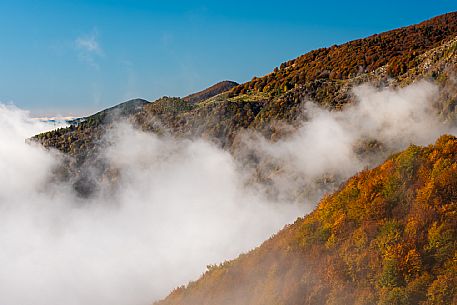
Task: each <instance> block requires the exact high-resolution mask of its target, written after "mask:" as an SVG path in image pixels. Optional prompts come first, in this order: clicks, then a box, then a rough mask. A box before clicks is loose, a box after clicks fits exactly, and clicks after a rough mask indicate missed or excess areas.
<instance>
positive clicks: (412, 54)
mask: <svg viewBox="0 0 457 305" xmlns="http://www.w3.org/2000/svg"><path fill="white" fill-rule="evenodd" d="M456 32H457V15H456V14H454V13H452V14H446V15H442V16H439V17H436V18H433V19H431V20H428V21H425V22H423V23H420V24H418V25H414V26H409V27H405V28H401V29H397V30H393V31H389V32H386V33H382V34H380V35H373V36H371V37H368V38H365V39H359V40H354V41H351V42H348V43H345V44H343V45H340V46H336V45H334V46H332V47H330V48H322V49H318V50H314V51H312V52H309V53H307V54H305V55H303V56H300V57H298V58H296V59H293V60H289V61H287V62H284V63H282V64H281V65H280V67H279V68H275V70H274V71H273V72H272V73H270V74H268V75H266V76H264V77H260V78H257V77H254V78H253V79H252V81H250V82H247V83H245V84H242V85H239V86H237V87H235V88H234V89H233V90H232V91H231V94H233V95H238V94H240V93H241V94H243V93H250V92H265V93H268V94H270V95H279V94H281V93H284V92H287V91H289V90H290V89H292V88H294V87H296V86H298V85H300V84H305V83H306V82H308V81H315V80H319V79H330V80H345V79H349V78H354V77H356V76H358V75H361V74H364V73H368V72H373V71H375V70H376V69H378V68H380V67H384V66H386V67H387V73H388V75H389V76H391V77H396V76H399V75H401V74H403V73H406V71H407V70H409V69H411V68H413V67H415V66H416V65H417V64H418V63H419V62H418V61H417V60H416V59H417V57H418V56H419V55H420V54H422V53H424V52H426V51H427V50H429V49H431V48H433V47H436V46H437V45H438V44H439V43H440V42H441V41H443V39H446V38H448V37H449V35H454V34H455V33H456Z"/></svg>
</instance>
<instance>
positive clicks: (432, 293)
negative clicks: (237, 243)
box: [157, 136, 457, 305]
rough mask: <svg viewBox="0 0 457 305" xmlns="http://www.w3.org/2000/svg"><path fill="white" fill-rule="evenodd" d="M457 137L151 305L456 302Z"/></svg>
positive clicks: (347, 187) (342, 194)
mask: <svg viewBox="0 0 457 305" xmlns="http://www.w3.org/2000/svg"><path fill="white" fill-rule="evenodd" d="M456 303H457V138H455V137H452V136H442V137H441V138H440V139H438V140H437V142H436V144H434V145H430V146H428V147H418V146H411V147H409V148H408V149H407V150H405V151H403V152H402V153H399V154H396V155H394V156H392V157H391V158H389V159H388V160H387V161H386V162H385V163H384V164H382V165H381V166H379V167H377V168H374V169H372V170H366V171H363V172H361V173H359V174H357V175H356V176H355V177H353V178H351V179H350V180H349V181H347V182H346V183H345V184H344V185H343V186H342V187H341V188H340V189H339V190H338V191H337V192H336V193H334V194H332V195H329V196H327V197H325V198H324V199H323V200H322V201H321V202H320V204H319V205H318V206H317V208H316V210H315V211H314V212H313V213H311V214H310V215H308V216H306V217H304V218H301V219H298V220H297V221H296V222H295V223H294V224H292V225H289V226H286V227H285V228H284V229H283V230H282V231H281V232H279V233H278V234H277V235H276V236H274V237H272V238H270V239H269V240H268V241H266V242H265V243H264V244H263V245H262V246H260V247H259V248H257V249H255V250H253V251H251V252H249V253H248V254H243V255H241V256H240V257H239V258H238V259H236V260H233V261H227V262H225V263H222V264H220V265H218V266H208V271H207V272H206V273H205V274H204V275H203V277H202V278H201V279H199V280H198V281H195V282H191V283H190V284H189V285H188V286H187V287H180V288H178V289H176V290H175V291H173V292H172V294H171V295H170V296H168V297H167V298H166V299H165V300H164V301H161V302H158V303H157V305H172V304H173V305H191V304H194V305H196V304H198V305H210V304H214V305H215V304H217V305H223V304H227V305H228V304H237V305H242V304H249V305H254V304H259V305H269V304H272V305H273V304H290V305H299V304H310V305H311V304H312V305H316V304H366V305H371V304H385V305H394V304H456Z"/></svg>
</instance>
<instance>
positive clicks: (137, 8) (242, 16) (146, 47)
mask: <svg viewBox="0 0 457 305" xmlns="http://www.w3.org/2000/svg"><path fill="white" fill-rule="evenodd" d="M455 10H457V1H455V0H434V1H430V0H429V1H388V0H385V1H376V2H374V1H332V0H327V1H268V0H264V1H237V0H232V1H173V0H171V1H109V0H93V1H63V0H61V1H46V0H41V1H33V0H30V1H21V0H15V1H9V0H6V1H5V0H0V39H1V40H0V41H1V43H0V71H1V74H0V101H1V102H4V103H5V102H12V103H14V104H16V105H17V106H18V107H21V108H26V109H29V110H31V111H32V113H34V114H36V115H45V114H48V115H51V114H52V115H55V114H61V115H67V114H88V113H91V112H93V111H96V110H100V109H102V108H105V107H107V106H111V105H114V104H117V103H119V102H122V101H124V100H127V99H130V98H135V97H142V98H145V99H148V100H154V99H156V98H158V97H160V96H163V95H168V96H183V95H186V94H188V93H191V92H194V91H198V90H200V89H203V88H205V87H207V86H209V85H211V84H213V83H215V82H218V81H220V80H225V79H229V80H234V81H237V82H244V81H247V80H250V79H251V78H252V77H253V76H260V75H264V74H266V73H268V72H269V71H271V70H272V69H273V68H274V67H275V66H278V65H279V64H280V63H281V62H284V61H286V60H288V59H292V58H295V57H297V56H299V55H301V54H303V53H306V52H307V51H310V50H312V49H316V48H319V47H325V46H330V45H333V44H340V43H343V42H346V41H348V40H352V39H357V38H361V37H365V36H368V35H371V34H374V33H379V32H383V31H386V30H390V29H394V28H397V27H401V26H406V25H410V24H413V23H418V22H420V21H423V20H425V19H428V18H431V17H433V16H436V15H440V14H442V13H446V12H451V11H455Z"/></svg>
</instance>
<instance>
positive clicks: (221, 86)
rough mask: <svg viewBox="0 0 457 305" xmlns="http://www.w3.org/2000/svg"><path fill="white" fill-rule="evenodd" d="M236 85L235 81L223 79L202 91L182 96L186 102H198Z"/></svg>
mask: <svg viewBox="0 0 457 305" xmlns="http://www.w3.org/2000/svg"><path fill="white" fill-rule="evenodd" d="M236 86H238V83H237V82H234V81H230V80H224V81H221V82H218V83H217V84H214V85H212V86H211V87H209V88H206V89H204V90H202V91H199V92H196V93H193V94H190V95H188V96H186V97H184V98H183V100H184V101H186V102H189V103H198V102H201V101H204V100H207V99H209V98H211V97H213V96H216V95H218V94H221V93H223V92H225V91H228V90H230V89H232V88H233V87H236Z"/></svg>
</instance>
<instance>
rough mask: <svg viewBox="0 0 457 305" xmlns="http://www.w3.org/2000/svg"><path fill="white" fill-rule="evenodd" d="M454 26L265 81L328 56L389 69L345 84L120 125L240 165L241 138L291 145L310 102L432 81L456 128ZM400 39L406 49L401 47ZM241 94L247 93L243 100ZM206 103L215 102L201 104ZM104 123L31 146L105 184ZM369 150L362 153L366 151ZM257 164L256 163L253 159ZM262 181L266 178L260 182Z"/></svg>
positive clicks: (199, 106)
mask: <svg viewBox="0 0 457 305" xmlns="http://www.w3.org/2000/svg"><path fill="white" fill-rule="evenodd" d="M456 18H457V13H450V14H446V15H443V16H439V17H436V18H433V19H431V20H429V21H426V22H423V23H421V24H419V25H414V26H410V27H405V28H402V29H399V30H394V31H390V32H386V33H382V34H379V35H375V36H371V37H368V38H365V39H360V40H356V41H353V42H349V43H347V44H344V45H341V46H335V47H331V48H328V49H321V50H317V51H313V52H310V53H307V54H305V55H303V56H301V57H299V58H298V59H296V60H294V63H293V64H291V65H289V66H288V65H283V68H281V69H279V70H277V71H275V72H273V73H271V74H269V75H267V76H265V77H264V78H262V82H265V86H267V87H274V86H276V85H274V84H276V83H278V82H279V83H281V82H282V81H283V80H284V79H286V80H287V79H288V78H289V76H291V75H295V74H296V73H298V72H300V73H301V72H303V71H306V73H308V72H309V73H311V72H312V71H314V70H316V71H317V70H319V69H320V68H319V65H320V64H319V63H320V62H321V60H322V58H323V57H322V56H323V55H322V56H320V55H319V54H321V53H322V54H324V53H325V54H327V53H329V52H330V53H331V54H333V55H335V56H333V55H332V57H331V58H330V57H329V58H328V60H327V59H325V60H327V61H325V63H326V65H327V67H330V68H332V69H334V70H335V71H337V70H338V69H343V68H344V67H346V66H347V69H348V71H351V69H352V68H353V67H354V65H353V62H357V60H358V58H359V57H360V56H362V55H364V54H368V53H370V54H373V56H375V55H376V56H377V57H379V58H383V60H384V61H385V62H384V61H383V62H382V63H383V64H384V65H381V64H380V63H379V64H376V65H374V66H372V67H371V68H370V69H368V68H367V69H362V70H360V71H359V72H358V73H349V74H348V75H347V76H345V77H341V78H340V79H338V78H334V77H332V78H330V75H327V76H325V75H320V74H318V76H316V77H315V78H309V77H305V78H300V77H298V80H297V82H294V83H293V86H289V85H287V86H286V87H287V88H286V89H287V90H280V92H279V91H274V90H273V91H269V90H265V89H262V90H258V89H259V88H257V85H256V84H257V82H258V80H257V79H256V80H254V81H253V82H248V83H246V84H243V85H240V86H238V87H234V88H233V89H232V90H231V91H229V92H227V91H226V92H222V93H219V94H216V93H218V92H220V91H221V90H225V89H227V88H229V87H230V86H232V85H234V84H233V83H225V82H223V83H222V84H221V83H220V84H216V85H215V87H214V86H213V87H210V88H208V89H207V90H203V91H202V92H200V93H197V94H196V95H195V94H194V95H190V96H188V97H186V98H177V97H176V98H175V97H163V98H161V99H159V100H157V101H155V102H152V103H147V104H146V103H143V104H142V107H139V108H138V111H134V112H132V113H130V114H128V115H121V117H122V118H123V119H124V120H127V121H129V122H131V123H132V124H133V125H135V126H136V127H138V128H140V129H142V130H144V131H149V132H154V133H157V134H160V135H171V136H173V137H186V138H199V137H201V138H205V139H207V140H209V141H211V142H214V143H217V144H218V145H219V146H220V147H222V148H224V149H227V150H229V151H230V152H231V153H232V154H233V155H234V156H235V157H238V156H239V155H240V153H239V151H238V150H239V135H240V134H243V132H244V131H245V130H250V131H253V132H255V133H258V134H261V135H262V136H264V137H265V138H266V139H268V140H271V141H276V140H278V139H282V138H285V137H286V136H288V135H290V134H292V133H293V132H294V131H296V130H297V128H299V127H300V126H301V125H302V124H303V122H304V121H305V120H306V113H304V106H305V104H306V103H307V102H308V101H310V100H311V101H313V102H315V103H316V104H318V105H319V106H320V107H324V108H327V109H331V110H336V111H337V110H340V109H342V108H343V107H344V106H345V105H347V104H350V103H352V102H353V101H354V96H353V93H352V88H354V87H356V86H358V85H360V84H362V83H369V84H371V85H373V86H375V87H379V88H384V87H398V86H400V87H401V86H405V85H407V84H410V83H412V82H415V81H417V80H421V79H427V80H431V81H433V82H434V83H435V84H437V85H438V86H439V87H440V89H441V90H440V94H441V95H440V96H439V99H437V101H436V105H435V107H436V112H439V113H441V114H442V117H443V120H450V121H455V119H456V115H457V111H456V105H457V86H455V81H454V79H455V77H454V75H455V73H457V37H456V35H457V28H456V24H457V22H455V21H456ZM396 38H398V39H400V40H401V41H402V42H403V43H404V44H401V45H399V44H398V43H397V40H396ZM359 47H360V48H362V49H363V50H365V51H366V52H365V53H363V54H361V52H359V51H358V50H359ZM393 50H394V51H393ZM410 50H414V56H403V55H402V56H400V55H399V54H409V53H408V52H409V51H410ZM405 52H406V53H405ZM316 54H317V55H316ZM338 54H339V55H338ZM318 55H319V56H318ZM336 55H338V56H336ZM397 55H398V56H397ZM324 57H325V56H324ZM325 58H327V57H325ZM400 59H401V60H400ZM398 60H400V63H401V65H402V66H404V67H406V68H405V69H403V68H402V69H400V70H399V72H398V73H395V74H392V73H391V72H390V71H391V70H392V69H393V67H394V65H395V63H398ZM342 67H343V68H342ZM351 67H352V68H351ZM373 69H374V70H373ZM294 71H295V72H294ZM310 71H311V72H310ZM294 73H295V74H294ZM289 74H290V75H289ZM392 75H394V76H392ZM292 78H294V77H292ZM281 84H282V83H281ZM226 85H227V86H226ZM241 87H243V88H244V87H246V88H247V89H246V90H241V91H240V92H238V91H239V90H238V89H239V88H241ZM281 87H282V85H281ZM237 88H238V89H237ZM256 88H257V89H256ZM264 88H265V87H264ZM283 89H284V88H283ZM214 94H216V95H214ZM213 95H214V96H213ZM208 96H211V97H210V98H207V99H205V100H202V99H204V98H206V97H208ZM102 114H103V112H102ZM101 117H102V116H100V115H95V116H94V117H92V119H91V117H89V118H87V119H86V122H82V123H80V124H76V125H73V126H70V127H68V128H64V129H59V130H56V131H52V132H48V133H44V134H40V135H37V136H35V137H34V138H33V139H34V140H36V141H38V142H40V143H41V144H43V145H44V146H45V147H48V148H56V149H58V150H60V151H62V152H64V153H65V154H67V155H68V156H70V157H71V158H72V159H74V160H72V161H69V162H68V165H69V167H68V172H71V173H76V174H77V175H79V174H78V173H80V172H81V171H80V170H79V168H80V167H81V166H86V167H96V168H100V175H101V176H102V177H96V179H103V175H104V173H105V172H106V171H107V169H108V168H109V165H107V164H101V165H100V166H97V165H95V164H94V162H98V161H94V159H96V158H94V156H96V154H97V149H98V148H99V147H100V146H102V145H103V144H104V141H103V135H104V134H105V132H106V131H107V130H108V129H109V128H110V124H109V123H108V124H101V123H102V121H104V120H99V118H101ZM369 140H374V141H376V140H377V139H369ZM380 144H381V145H382V143H380ZM363 150H364V149H363V147H362V149H361V151H363ZM251 161H252V162H256V160H255V159H254V160H250V162H251ZM257 166H258V167H261V166H262V165H260V164H259V165H257ZM259 172H264V173H266V174H265V175H264V176H268V175H270V171H269V170H267V171H265V170H263V169H259ZM264 178H265V177H260V179H264ZM83 189H85V188H83Z"/></svg>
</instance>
